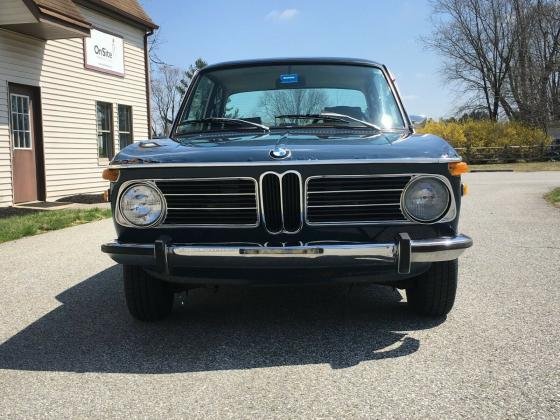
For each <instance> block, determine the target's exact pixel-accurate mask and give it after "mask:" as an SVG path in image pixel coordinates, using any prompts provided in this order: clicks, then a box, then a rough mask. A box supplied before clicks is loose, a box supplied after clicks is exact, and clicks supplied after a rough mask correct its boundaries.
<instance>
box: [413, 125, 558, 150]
mask: <svg viewBox="0 0 560 420" xmlns="http://www.w3.org/2000/svg"><path fill="white" fill-rule="evenodd" d="M418 131H419V132H420V133H430V134H435V135H437V136H440V137H442V138H443V139H445V140H447V141H448V142H449V143H450V144H451V145H452V146H453V147H457V148H471V147H505V146H537V145H548V144H550V142H551V138H550V137H549V136H548V135H547V134H546V133H545V132H544V131H543V130H541V129H539V128H535V127H530V126H527V125H525V124H522V123H520V122H515V121H508V122H495V121H490V120H466V121H462V122H443V121H432V120H430V121H428V122H427V123H426V125H425V127H423V128H422V129H420V130H418Z"/></svg>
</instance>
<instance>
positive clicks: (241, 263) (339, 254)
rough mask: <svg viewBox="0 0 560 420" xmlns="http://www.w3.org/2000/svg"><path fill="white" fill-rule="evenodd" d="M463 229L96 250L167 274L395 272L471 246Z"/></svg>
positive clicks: (451, 256)
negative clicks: (373, 237) (377, 238)
mask: <svg viewBox="0 0 560 420" xmlns="http://www.w3.org/2000/svg"><path fill="white" fill-rule="evenodd" d="M472 243H473V242H472V239H471V238H470V237H468V236H466V235H461V234H460V235H457V236H454V237H443V238H435V239H421V240H413V239H410V237H409V235H408V234H406V233H401V234H399V235H398V236H397V238H396V239H395V241H394V242H392V243H339V242H321V243H319V242H317V243H314V242H311V243H307V244H304V245H293V246H292V245H288V244H286V245H285V246H261V245H258V244H244V243H231V244H176V243H171V242H168V241H166V240H163V239H162V240H156V241H155V242H154V243H150V244H135V243H123V242H116V241H115V242H109V243H106V244H104V245H102V246H101V250H102V251H103V252H104V253H106V254H109V256H110V257H111V258H112V259H113V260H114V261H116V262H117V263H120V264H129V265H138V266H143V267H146V268H147V269H149V270H151V271H153V272H156V273H159V274H160V275H161V276H162V277H166V276H169V277H172V276H173V273H174V270H176V269H181V268H206V269H209V270H211V269H212V268H216V269H224V268H232V269H243V270H251V269H269V270H272V269H276V268H281V269H290V268H294V269H297V268H314V267H316V268H342V267H364V266H373V267H377V266H379V267H383V268H384V269H385V270H387V269H388V270H389V271H391V272H393V273H394V274H397V275H404V276H406V275H410V274H411V272H412V273H414V270H412V267H414V266H415V265H423V266H426V263H431V262H437V261H450V260H454V259H456V258H458V257H459V256H460V255H461V254H462V253H463V252H464V250H465V249H467V248H469V247H470V246H472Z"/></svg>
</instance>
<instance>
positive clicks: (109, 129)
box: [96, 102, 113, 159]
mask: <svg viewBox="0 0 560 420" xmlns="http://www.w3.org/2000/svg"><path fill="white" fill-rule="evenodd" d="M96 108H97V150H98V155H99V157H100V158H106V159H111V158H112V157H113V105H112V104H110V103H107V102H96Z"/></svg>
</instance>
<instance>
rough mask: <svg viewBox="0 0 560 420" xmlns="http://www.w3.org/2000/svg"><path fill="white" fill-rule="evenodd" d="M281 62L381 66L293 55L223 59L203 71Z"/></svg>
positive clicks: (378, 64)
mask: <svg viewBox="0 0 560 420" xmlns="http://www.w3.org/2000/svg"><path fill="white" fill-rule="evenodd" d="M282 64H350V65H366V66H374V67H382V64H380V63H377V62H375V61H371V60H366V59H362V58H343V57H309V58H304V57H297V58H296V57H294V58H260V59H253V60H238V61H225V62H222V63H216V64H210V65H208V66H206V67H204V69H202V70H203V71H208V70H220V69H227V68H234V67H251V66H267V65H282Z"/></svg>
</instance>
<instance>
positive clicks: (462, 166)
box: [449, 162, 469, 176]
mask: <svg viewBox="0 0 560 420" xmlns="http://www.w3.org/2000/svg"><path fill="white" fill-rule="evenodd" d="M466 172H469V165H467V164H466V162H453V163H450V164H449V173H450V174H451V175H453V176H459V175H461V174H464V173H466Z"/></svg>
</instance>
